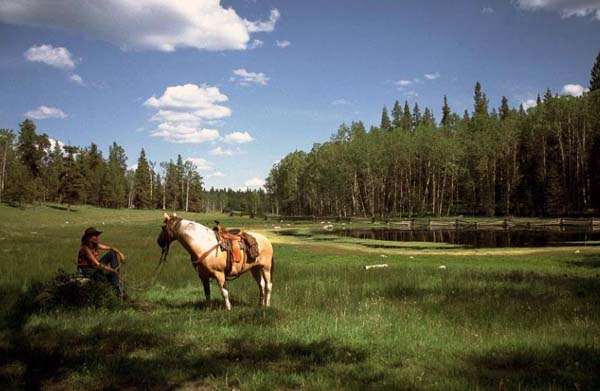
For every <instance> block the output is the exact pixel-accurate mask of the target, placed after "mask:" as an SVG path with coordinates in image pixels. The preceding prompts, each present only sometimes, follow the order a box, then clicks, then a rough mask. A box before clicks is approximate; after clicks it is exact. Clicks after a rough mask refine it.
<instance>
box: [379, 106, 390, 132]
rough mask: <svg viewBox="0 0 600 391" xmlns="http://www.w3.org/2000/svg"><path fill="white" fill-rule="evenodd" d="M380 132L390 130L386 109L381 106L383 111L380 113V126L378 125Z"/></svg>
mask: <svg viewBox="0 0 600 391" xmlns="http://www.w3.org/2000/svg"><path fill="white" fill-rule="evenodd" d="M379 128H380V129H381V130H390V129H391V128H392V124H391V122H390V117H389V116H388V112H387V107H385V106H383V110H382V112H381V124H380V125H379Z"/></svg>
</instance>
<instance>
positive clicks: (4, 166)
mask: <svg viewBox="0 0 600 391" xmlns="http://www.w3.org/2000/svg"><path fill="white" fill-rule="evenodd" d="M14 141H15V134H14V133H13V131H12V130H9V129H0V202H2V201H5V199H6V189H7V188H8V187H10V183H11V182H12V180H14V178H11V176H12V175H11V174H13V172H12V170H11V167H13V166H14V160H15V153H14Z"/></svg>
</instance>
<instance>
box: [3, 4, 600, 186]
mask: <svg viewBox="0 0 600 391" xmlns="http://www.w3.org/2000/svg"><path fill="white" fill-rule="evenodd" d="M599 50H600V1H597V0H570V1H565V0H512V1H511V0H502V1H462V0H459V1H452V2H448V1H441V0H439V1H391V0H390V1H352V0H349V1H326V2H323V1H319V2H317V1H315V2H308V1H303V2H299V1H291V0H288V1H276V0H272V1H260V0H256V1H250V0H237V1H221V2H219V1H218V0H195V1H192V0H177V1H166V0H164V1H163V0H143V1H142V0H138V1H131V0H105V1H97V2H80V1H78V0H56V1H53V2H48V1H44V0H0V128H12V129H15V130H17V129H18V123H19V122H21V121H22V120H23V119H24V118H25V117H33V118H34V120H35V122H36V124H37V126H38V130H39V131H40V132H45V133H47V134H48V135H49V136H50V137H51V138H52V139H55V140H59V141H61V142H64V143H65V144H71V145H80V146H84V145H89V144H90V143H91V142H95V143H97V144H99V145H100V147H101V149H102V150H103V151H104V152H105V155H106V154H107V153H108V146H109V145H110V144H111V143H112V142H113V141H116V142H117V143H119V144H120V145H122V146H123V147H124V148H125V150H126V152H127V155H128V157H129V164H130V165H134V164H135V162H136V160H137V157H138V155H139V152H140V149H141V148H142V147H143V148H144V149H145V150H146V153H147V155H148V157H149V158H150V160H152V161H156V162H160V161H165V160H168V159H170V158H173V159H174V158H176V156H177V154H181V155H182V157H183V158H186V159H187V158H189V159H192V161H193V162H195V163H196V164H197V166H198V169H199V171H200V173H201V174H202V175H203V176H204V178H205V184H206V186H207V187H210V186H215V187H232V188H241V187H245V186H250V187H256V186H260V185H261V183H262V181H263V180H264V178H265V177H266V176H267V175H268V172H269V170H270V169H271V167H272V165H273V164H274V163H275V162H276V161H277V160H278V159H280V158H281V157H283V156H285V155H286V154H287V153H289V152H291V151H294V150H296V149H302V150H309V149H310V148H311V146H312V145H313V144H314V143H317V142H323V141H326V140H327V139H328V138H329V136H330V135H331V134H332V133H334V132H335V130H336V129H337V128H338V126H339V125H340V124H341V123H343V122H346V123H349V122H351V121H353V120H362V121H363V122H365V124H366V125H367V126H370V125H377V124H378V123H379V119H380V116H381V109H382V107H383V105H387V107H388V109H391V105H392V104H393V102H394V101H395V100H396V99H398V100H399V101H401V102H404V100H408V101H409V103H410V105H411V107H412V105H413V104H414V103H415V102H418V103H419V105H420V106H421V108H422V109H423V108H424V107H426V106H428V107H431V108H432V109H433V111H434V113H435V115H436V117H437V118H438V119H439V116H440V114H439V113H440V106H441V103H442V98H443V96H444V95H447V96H448V101H449V104H450V106H451V107H452V109H453V110H454V111H456V112H459V113H462V112H463V111H464V110H465V109H469V110H471V108H472V95H473V86H474V84H475V82H476V81H480V82H481V83H482V85H483V89H484V92H485V93H486V94H487V95H488V97H489V98H490V100H491V104H492V105H493V106H498V105H499V102H500V98H501V97H502V96H503V95H504V96H506V97H507V98H508V99H509V102H510V104H511V105H512V106H518V105H519V104H521V103H526V104H528V103H527V102H531V100H533V99H535V97H536V95H537V94H538V93H542V94H543V93H544V91H545V90H546V89H547V88H550V89H551V90H552V91H553V92H555V93H559V94H573V95H577V94H581V93H582V92H583V91H584V90H585V88H587V86H588V83H589V76H590V69H591V66H592V64H593V62H594V59H595V57H596V55H597V53H598V51H599Z"/></svg>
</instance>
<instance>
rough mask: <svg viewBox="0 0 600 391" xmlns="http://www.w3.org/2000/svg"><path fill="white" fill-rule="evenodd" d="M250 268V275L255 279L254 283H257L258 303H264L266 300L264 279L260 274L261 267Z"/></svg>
mask: <svg viewBox="0 0 600 391" xmlns="http://www.w3.org/2000/svg"><path fill="white" fill-rule="evenodd" d="M250 270H251V271H252V276H253V277H254V279H255V280H256V283H257V284H258V291H259V296H258V305H266V301H265V279H264V278H263V276H262V273H261V269H259V268H258V267H254V268H252V269H250Z"/></svg>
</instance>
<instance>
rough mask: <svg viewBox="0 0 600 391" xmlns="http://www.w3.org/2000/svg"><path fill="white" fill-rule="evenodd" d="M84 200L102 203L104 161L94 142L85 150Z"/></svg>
mask: <svg viewBox="0 0 600 391" xmlns="http://www.w3.org/2000/svg"><path fill="white" fill-rule="evenodd" d="M84 159H85V172H86V174H85V177H86V180H85V182H86V201H87V203H89V204H92V205H98V206H99V205H102V203H103V202H102V198H101V197H102V187H103V186H104V180H105V178H106V162H105V161H104V159H103V158H102V151H100V149H98V146H97V145H96V144H94V143H92V144H90V146H89V148H87V149H86V150H85V154H84Z"/></svg>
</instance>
